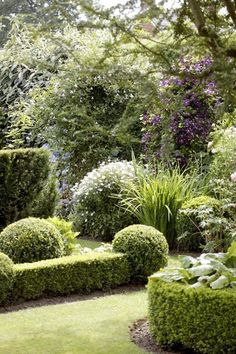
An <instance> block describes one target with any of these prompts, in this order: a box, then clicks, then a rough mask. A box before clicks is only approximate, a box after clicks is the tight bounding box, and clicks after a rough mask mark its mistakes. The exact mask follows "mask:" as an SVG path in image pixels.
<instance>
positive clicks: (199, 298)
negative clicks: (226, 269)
mask: <svg viewBox="0 0 236 354" xmlns="http://www.w3.org/2000/svg"><path fill="white" fill-rule="evenodd" d="M148 301H149V321H150V330H151V333H152V335H153V336H154V338H155V340H156V341H157V343H159V344H161V345H166V346H169V347H171V346H175V345H182V346H183V347H185V348H191V349H194V350H196V351H198V352H201V353H207V354H220V353H224V354H225V353H232V354H233V353H235V352H236V317H235V308H236V292H235V291H234V290H232V289H231V290H211V289H207V288H199V289H194V288H190V287H189V286H187V285H182V284H176V283H167V282H165V281H163V280H160V279H156V278H152V277H150V278H149V282H148Z"/></svg>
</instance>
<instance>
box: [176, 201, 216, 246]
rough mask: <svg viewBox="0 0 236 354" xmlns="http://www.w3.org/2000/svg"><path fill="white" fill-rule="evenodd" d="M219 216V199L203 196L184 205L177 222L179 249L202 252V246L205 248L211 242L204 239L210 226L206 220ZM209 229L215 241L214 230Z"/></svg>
mask: <svg viewBox="0 0 236 354" xmlns="http://www.w3.org/2000/svg"><path fill="white" fill-rule="evenodd" d="M219 216H220V202H219V201H218V200H217V199H214V198H211V197H208V196H204V195H202V196H199V197H195V198H192V199H190V200H187V201H186V202H185V203H183V205H182V207H181V209H179V211H178V214H177V220H176V230H177V237H178V247H179V248H180V249H181V250H185V251H200V250H201V246H202V248H203V247H204V246H205V245H206V243H207V242H208V241H210V239H206V237H204V233H205V232H206V226H208V225H206V220H209V219H210V218H217V217H219ZM209 229H210V228H209V227H208V231H210V232H211V233H212V239H214V237H213V230H209ZM204 231H205V232H204ZM205 236H206V235H205ZM215 238H216V237H215ZM212 241H213V240H212ZM221 246H223V245H221Z"/></svg>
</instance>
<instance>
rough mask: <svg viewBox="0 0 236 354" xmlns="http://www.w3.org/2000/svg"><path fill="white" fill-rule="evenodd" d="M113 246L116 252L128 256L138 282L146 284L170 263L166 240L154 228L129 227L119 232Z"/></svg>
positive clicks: (132, 271)
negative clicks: (154, 273) (152, 275)
mask: <svg viewBox="0 0 236 354" xmlns="http://www.w3.org/2000/svg"><path fill="white" fill-rule="evenodd" d="M112 246H113V250H114V251H115V252H121V253H125V254H126V255H127V258H128V262H129V264H130V271H131V276H132V279H134V280H136V281H142V282H145V281H146V280H147V277H148V276H149V275H151V274H152V273H153V272H155V271H157V270H158V269H160V268H162V267H164V266H165V265H166V264H167V261H168V244H167V242H166V239H165V237H164V236H163V234H162V233H161V232H159V231H157V230H156V229H155V228H154V227H152V226H146V225H131V226H128V227H126V228H124V229H123V230H121V231H119V232H117V234H116V235H115V238H114V240H113V242H112Z"/></svg>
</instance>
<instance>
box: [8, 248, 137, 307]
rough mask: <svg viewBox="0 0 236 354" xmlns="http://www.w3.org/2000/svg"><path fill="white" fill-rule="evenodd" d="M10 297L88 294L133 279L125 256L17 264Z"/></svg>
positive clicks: (100, 256) (85, 256)
mask: <svg viewBox="0 0 236 354" xmlns="http://www.w3.org/2000/svg"><path fill="white" fill-rule="evenodd" d="M14 269H15V281H14V287H13V290H12V294H11V296H10V298H11V299H12V301H14V302H16V301H17V300H19V299H25V300H30V299H35V298H37V297H39V296H42V295H52V294H53V295H62V294H71V293H75V292H77V293H80V294H88V293H90V292H92V291H95V290H106V289H111V288H114V287H116V286H118V285H123V284H127V283H128V282H129V278H130V274H129V266H128V262H127V259H126V256H125V255H121V254H111V253H102V254H98V253H90V254H87V255H79V256H69V257H62V258H60V259H53V260H46V261H41V262H37V263H31V264H17V265H16V266H15V267H14Z"/></svg>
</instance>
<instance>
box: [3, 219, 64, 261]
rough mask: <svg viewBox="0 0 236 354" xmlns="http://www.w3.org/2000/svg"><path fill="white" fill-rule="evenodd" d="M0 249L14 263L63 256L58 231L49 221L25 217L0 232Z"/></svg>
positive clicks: (62, 246) (62, 247)
mask: <svg viewBox="0 0 236 354" xmlns="http://www.w3.org/2000/svg"><path fill="white" fill-rule="evenodd" d="M0 251H2V252H4V253H6V254H7V255H8V256H9V257H10V258H11V259H12V260H13V261H14V262H15V263H24V262H36V261H40V260H42V259H50V258H56V257H61V256H63V254H64V245H63V240H62V236H61V234H60V232H59V231H58V230H57V228H56V227H55V226H54V225H52V224H51V223H50V222H48V221H46V220H43V219H37V218H26V219H22V220H19V221H17V222H15V223H13V224H10V225H8V226H7V227H6V228H5V229H4V230H3V231H2V232H1V234H0Z"/></svg>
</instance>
